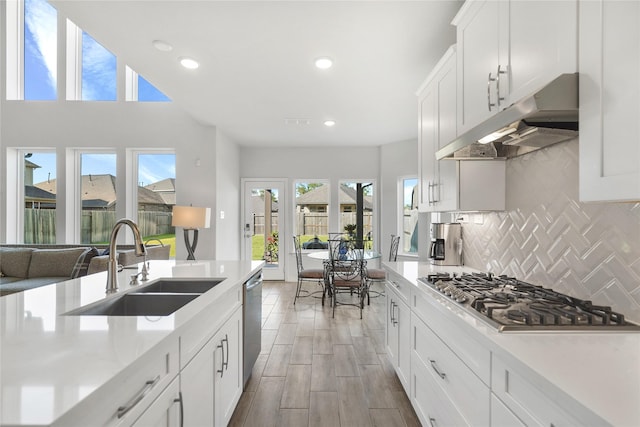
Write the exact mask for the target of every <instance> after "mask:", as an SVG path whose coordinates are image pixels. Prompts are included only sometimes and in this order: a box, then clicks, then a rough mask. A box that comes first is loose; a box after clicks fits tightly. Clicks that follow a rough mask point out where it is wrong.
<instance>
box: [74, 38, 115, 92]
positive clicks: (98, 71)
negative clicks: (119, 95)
mask: <svg viewBox="0 0 640 427" xmlns="http://www.w3.org/2000/svg"><path fill="white" fill-rule="evenodd" d="M82 76H83V77H82V82H83V85H82V98H83V99H86V100H104V99H112V98H113V95H114V94H115V87H116V58H115V56H114V55H113V54H112V53H111V52H109V51H108V50H107V49H105V48H104V47H103V46H102V45H101V44H100V43H98V42H96V41H95V40H94V39H93V38H92V37H91V36H90V35H89V34H86V33H85V34H84V35H83V40H82Z"/></svg>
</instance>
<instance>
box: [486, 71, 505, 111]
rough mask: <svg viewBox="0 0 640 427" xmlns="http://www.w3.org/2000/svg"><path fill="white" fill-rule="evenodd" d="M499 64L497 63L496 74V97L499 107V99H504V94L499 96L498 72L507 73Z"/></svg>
mask: <svg viewBox="0 0 640 427" xmlns="http://www.w3.org/2000/svg"><path fill="white" fill-rule="evenodd" d="M501 67H502V66H501V65H498V74H496V78H495V80H496V94H497V95H496V98H497V100H498V108H500V101H504V96H500V74H507V70H501ZM489 75H491V73H489Z"/></svg>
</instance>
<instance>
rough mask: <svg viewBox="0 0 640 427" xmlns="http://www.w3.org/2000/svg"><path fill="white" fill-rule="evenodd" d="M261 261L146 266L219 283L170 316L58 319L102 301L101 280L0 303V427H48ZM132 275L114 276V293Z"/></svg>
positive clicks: (159, 273)
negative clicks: (22, 426)
mask: <svg viewBox="0 0 640 427" xmlns="http://www.w3.org/2000/svg"><path fill="white" fill-rule="evenodd" d="M262 265H263V262H262V261H174V260H169V261H160V260H152V261H150V271H149V273H150V275H149V281H148V282H144V283H142V284H141V285H139V286H138V287H140V286H144V285H146V284H149V283H151V282H153V281H154V280H156V279H159V278H178V277H180V278H225V280H224V281H223V282H222V283H220V284H219V285H217V286H215V287H214V288H212V289H211V290H209V291H208V292H206V293H205V294H203V295H201V296H199V297H198V298H196V299H195V300H194V301H192V302H190V303H189V304H187V305H185V306H184V307H182V308H180V309H179V310H178V311H176V312H174V313H173V314H171V315H169V316H158V317H144V316H135V317H131V316H127V317H124V316H65V315H64V313H66V312H68V311H70V310H73V309H76V308H78V307H82V306H85V305H87V304H90V303H93V302H96V301H99V300H101V299H104V298H105V297H106V294H105V285H106V280H107V278H106V272H103V273H97V274H93V275H90V276H86V277H82V278H79V279H74V280H69V281H66V282H62V283H58V284H54V285H50V286H44V287H40V288H36V289H31V290H28V291H25V292H20V293H15V294H11V295H7V296H3V297H1V298H0V388H1V398H2V400H1V404H0V425H3V426H4V425H48V424H51V423H52V422H53V421H55V420H56V419H58V418H59V417H60V416H61V415H62V414H64V413H65V412H67V411H69V410H70V409H71V408H73V407H74V406H75V405H76V404H78V403H79V402H80V401H82V399H83V398H84V397H86V396H87V395H89V394H90V393H91V392H93V391H94V390H96V389H97V388H99V387H101V386H102V385H104V384H105V383H106V382H107V381H109V380H110V379H111V378H113V377H114V376H115V375H117V374H118V373H119V372H122V371H123V370H124V369H125V368H126V367H127V366H128V365H130V364H131V363H133V362H134V361H135V360H136V359H138V358H139V357H141V356H142V355H144V354H145V353H147V352H148V351H150V350H152V349H153V348H154V347H155V346H156V345H158V344H159V343H160V342H162V341H163V340H165V339H167V338H168V337H170V336H175V335H176V333H178V332H177V331H179V330H180V328H182V327H183V326H184V325H186V324H187V323H188V322H189V320H190V319H192V318H193V317H194V316H196V315H197V314H198V313H199V312H200V311H201V310H203V309H205V308H206V307H207V306H209V305H210V304H211V303H213V302H215V301H216V299H217V298H219V297H220V296H221V295H223V294H224V293H225V292H226V291H228V290H230V289H232V288H233V287H234V286H236V285H238V284H239V283H244V282H245V281H246V280H247V279H248V278H249V277H251V275H252V274H253V273H255V272H256V271H258V270H259V269H260V268H261V267H262ZM135 272H136V270H132V269H125V270H123V271H122V272H120V273H118V281H119V284H120V290H119V293H124V292H128V291H131V290H133V289H134V288H135V287H131V286H129V284H128V283H129V278H130V275H131V274H134V273H135Z"/></svg>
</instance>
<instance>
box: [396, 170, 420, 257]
mask: <svg viewBox="0 0 640 427" xmlns="http://www.w3.org/2000/svg"><path fill="white" fill-rule="evenodd" d="M400 185H401V190H402V191H401V197H402V201H401V203H400V205H401V206H400V218H401V231H400V248H401V252H403V253H407V254H417V253H418V199H417V196H418V193H417V192H418V179H417V178H403V179H401V184H400Z"/></svg>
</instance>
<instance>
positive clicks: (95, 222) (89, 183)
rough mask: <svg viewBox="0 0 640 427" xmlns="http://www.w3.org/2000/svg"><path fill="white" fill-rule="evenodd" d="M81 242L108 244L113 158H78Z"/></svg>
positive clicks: (113, 201) (107, 155) (97, 155)
mask: <svg viewBox="0 0 640 427" xmlns="http://www.w3.org/2000/svg"><path fill="white" fill-rule="evenodd" d="M80 178H81V185H80V192H81V201H82V215H81V218H82V219H81V226H80V242H81V243H107V242H108V241H109V237H110V233H111V229H112V228H113V226H114V225H115V223H116V200H117V198H116V155H115V154H114V153H82V154H81V156H80Z"/></svg>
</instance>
